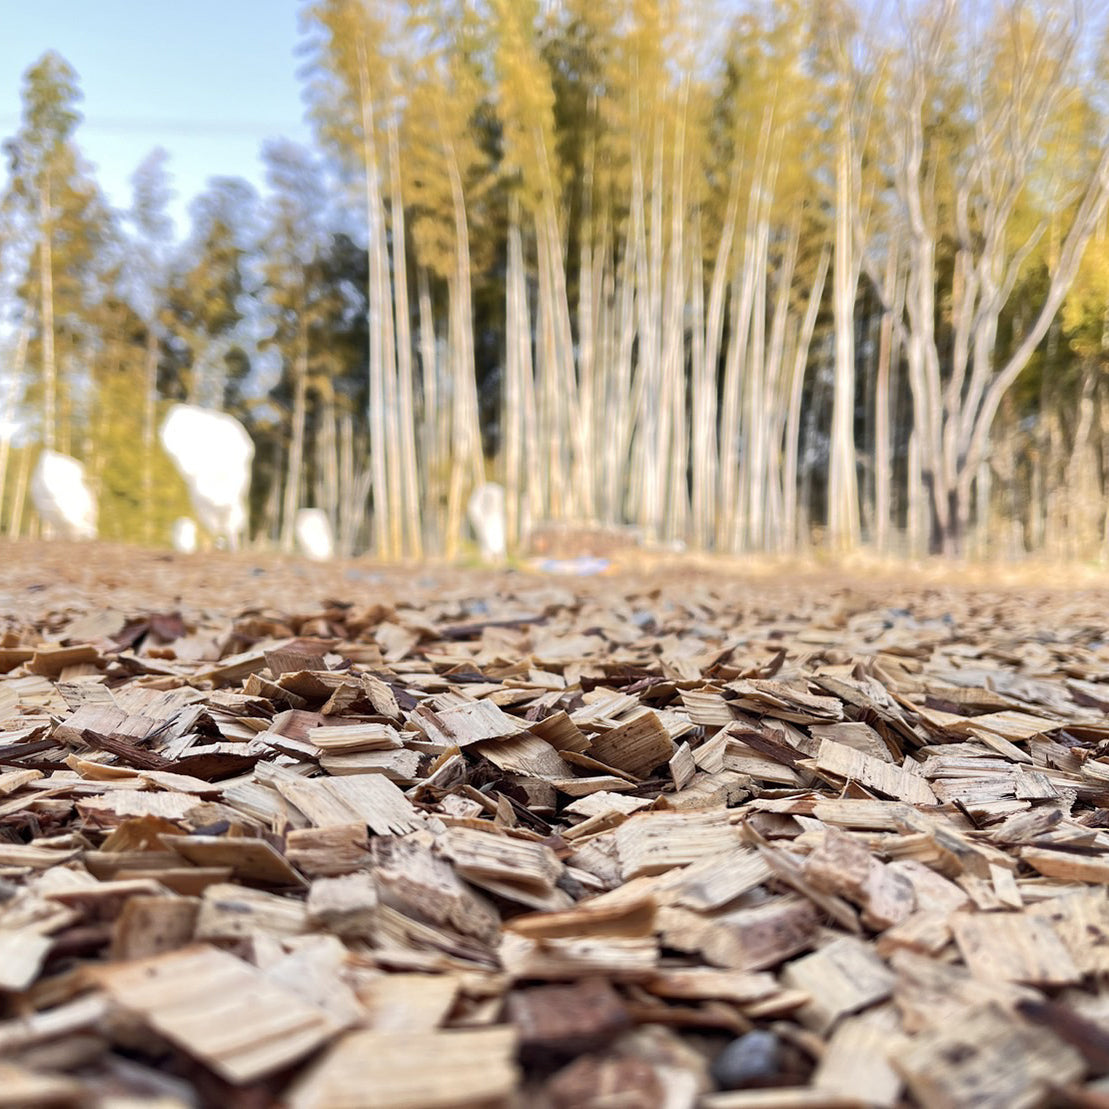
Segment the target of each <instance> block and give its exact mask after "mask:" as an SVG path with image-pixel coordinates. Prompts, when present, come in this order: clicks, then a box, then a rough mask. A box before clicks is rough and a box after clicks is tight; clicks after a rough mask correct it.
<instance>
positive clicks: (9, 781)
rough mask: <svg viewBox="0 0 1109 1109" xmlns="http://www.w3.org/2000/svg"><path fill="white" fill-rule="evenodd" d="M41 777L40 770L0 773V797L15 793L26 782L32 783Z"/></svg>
mask: <svg viewBox="0 0 1109 1109" xmlns="http://www.w3.org/2000/svg"><path fill="white" fill-rule="evenodd" d="M41 777H42V771H41V770H9V771H7V773H0V797H4V796H6V795H7V794H9V793H15V792H16V791H17V790H20V789H22V788H23V787H24V786H25V785H26V784H27V783H28V782H34V781H36V780H37V779H39V778H41Z"/></svg>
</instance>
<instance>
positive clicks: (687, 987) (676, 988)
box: [643, 967, 782, 1006]
mask: <svg viewBox="0 0 1109 1109" xmlns="http://www.w3.org/2000/svg"><path fill="white" fill-rule="evenodd" d="M643 988H644V989H646V990H649V991H650V992H651V993H653V994H654V995H655V996H656V997H667V998H673V999H674V1000H678V1001H706V1000H708V1001H730V1002H732V1004H734V1005H744V1006H746V1005H752V1004H754V1003H755V1002H759V1001H766V1000H767V999H768V998H771V997H774V996H775V995H777V994H780V993H781V992H782V990H781V988H780V987H779V985H778V983H777V980H776V979H775V978H774V975H772V974H768V973H766V972H765V971H754V972H744V971H737V970H717V969H716V968H715V967H689V968H688V969H684V970H660V971H659V972H658V973H657V974H656V975H655V976H654V977H653V978H649V979H648V980H647V981H646V982H644V983H643Z"/></svg>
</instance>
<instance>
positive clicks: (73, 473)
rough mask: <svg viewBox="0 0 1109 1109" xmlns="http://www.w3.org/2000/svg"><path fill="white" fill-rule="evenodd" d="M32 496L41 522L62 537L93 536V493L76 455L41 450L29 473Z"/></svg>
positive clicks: (89, 537) (94, 522) (94, 524)
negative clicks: (30, 475) (33, 470)
mask: <svg viewBox="0 0 1109 1109" xmlns="http://www.w3.org/2000/svg"><path fill="white" fill-rule="evenodd" d="M31 500H32V501H33V502H34V505H35V510H36V511H37V512H38V514H39V516H40V517H41V519H42V522H43V523H44V524H47V525H49V526H50V528H52V529H53V531H54V532H55V533H57V534H58V535H60V536H62V537H63V538H65V539H95V538H96V497H95V495H94V494H93V491H92V489H90V488H89V484H88V482H87V481H86V479H85V468H84V467H83V466H82V465H81V463H80V462H78V461H77V459H76V458H70V457H69V456H68V455H65V454H59V453H58V452H57V451H51V450H44V451H43V452H42V454H40V455H39V459H38V462H37V463H36V465H35V472H34V474H33V475H32V477H31Z"/></svg>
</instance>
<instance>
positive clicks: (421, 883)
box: [371, 833, 500, 943]
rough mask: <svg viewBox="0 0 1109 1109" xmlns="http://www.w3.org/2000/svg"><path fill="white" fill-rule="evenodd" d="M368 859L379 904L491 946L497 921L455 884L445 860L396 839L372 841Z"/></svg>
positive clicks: (457, 880) (485, 906)
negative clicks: (370, 858) (370, 861)
mask: <svg viewBox="0 0 1109 1109" xmlns="http://www.w3.org/2000/svg"><path fill="white" fill-rule="evenodd" d="M478 834H479V835H480V834H482V833H478ZM371 854H372V859H373V862H372V866H373V874H374V880H375V882H376V884H377V892H378V898H379V900H380V901H381V902H382V904H384V905H387V906H389V907H390V908H392V909H395V910H397V911H398V912H400V913H403V914H405V915H406V916H410V917H412V918H413V919H415V920H418V921H427V922H429V923H431V924H433V925H436V926H441V927H442V926H445V927H447V928H450V929H452V930H454V931H456V932H459V933H461V934H463V935H466V936H473V937H474V938H475V939H477V940H479V941H480V942H482V943H492V942H494V941H495V939H496V937H497V935H498V933H499V932H500V917H499V915H498V914H497V912H496V910H494V909H493V907H492V906H491V905H490V904H489V902H488V901H487V900H486V899H485V898H484V897H483V896H481V895H480V894H479V893H477V892H476V891H475V890H473V889H472V888H471V887H470V886H468V885H467V884H466V883H465V882H463V881H462V879H461V878H459V876H458V875H457V874H456V873H455V869H454V867H453V866H452V865H451V864H450V863H449V862H448V861H447V860H446V859H444V858H441V857H440V856H438V855H435V854H433V853H432V852H431V851H430V850H429V849H428V848H427V847H425V846H424V845H423V844H421V843H417V842H415V840H414V839H411V838H399V837H387V838H378V839H375V840H374V841H373V845H372V848H371Z"/></svg>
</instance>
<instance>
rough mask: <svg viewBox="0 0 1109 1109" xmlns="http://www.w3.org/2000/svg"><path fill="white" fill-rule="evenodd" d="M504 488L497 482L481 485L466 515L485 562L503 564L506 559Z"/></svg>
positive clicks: (472, 498)
mask: <svg viewBox="0 0 1109 1109" xmlns="http://www.w3.org/2000/svg"><path fill="white" fill-rule="evenodd" d="M504 513H505V509H504V487H503V486H501V485H498V484H497V483H496V482H495V481H487V482H485V483H484V484H483V485H479V486H478V487H477V488H476V489H475V490H474V491H473V493H472V494H471V496H470V502H469V504H468V505H467V508H466V514H467V516H468V517H469V520H470V527H472V528H473V529H474V534H475V535H476V536H477V541H478V544H479V546H480V547H481V557H482V560H483V561H485V562H494V563H495V562H503V561H504V557H505V551H506V546H505V515H504Z"/></svg>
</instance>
